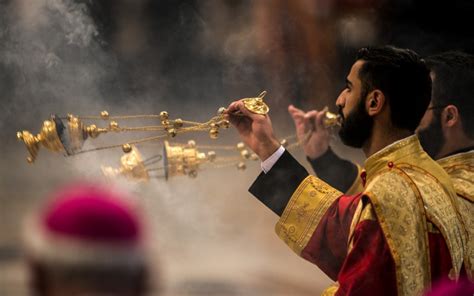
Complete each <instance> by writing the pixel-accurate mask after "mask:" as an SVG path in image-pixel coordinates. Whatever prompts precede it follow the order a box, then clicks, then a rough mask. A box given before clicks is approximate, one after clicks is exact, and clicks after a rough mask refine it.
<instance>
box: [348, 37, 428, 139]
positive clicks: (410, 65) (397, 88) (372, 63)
mask: <svg viewBox="0 0 474 296" xmlns="http://www.w3.org/2000/svg"><path fill="white" fill-rule="evenodd" d="M356 60H363V61H365V63H364V64H363V65H362V67H361V68H360V70H359V78H360V80H361V82H362V98H365V97H366V96H367V94H368V93H369V92H370V91H372V90H375V89H379V90H380V91H382V92H383V94H384V95H385V97H386V98H387V100H388V104H389V106H390V116H391V119H392V124H393V125H394V126H395V127H397V128H400V129H406V130H409V131H411V132H413V131H415V129H416V127H417V126H418V124H419V123H420V120H421V118H422V117H423V115H424V113H425V111H426V108H427V107H428V105H429V103H430V100H431V78H430V74H429V69H428V67H427V66H426V64H425V62H424V60H423V59H421V57H420V56H419V55H418V54H417V53H416V52H414V51H413V50H410V49H400V48H396V47H393V46H382V47H368V48H362V49H360V50H359V52H358V53H357V56H356Z"/></svg>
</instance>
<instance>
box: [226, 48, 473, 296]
mask: <svg viewBox="0 0 474 296" xmlns="http://www.w3.org/2000/svg"><path fill="white" fill-rule="evenodd" d="M430 99H431V79H430V75H429V70H428V68H427V66H426V65H425V63H424V61H423V60H422V59H421V58H420V57H419V56H418V55H417V54H416V53H415V52H413V51H411V50H407V49H399V48H394V47H391V46H383V47H373V48H364V49H361V50H360V51H359V52H358V54H357V57H356V61H355V63H354V64H353V66H352V68H351V70H350V73H349V75H348V76H347V78H346V87H345V88H344V90H343V91H342V92H341V94H340V95H339V97H338V99H337V102H336V104H337V105H338V106H339V108H340V109H341V112H340V113H341V115H342V118H343V121H342V127H341V130H340V132H339V135H340V137H341V139H342V141H343V142H344V143H345V144H346V145H349V146H352V147H356V148H362V150H363V151H364V153H365V154H366V156H367V157H368V159H367V161H366V166H365V168H366V171H367V173H366V175H365V177H364V183H365V184H364V185H365V187H364V190H363V191H362V192H361V193H359V194H356V195H343V193H341V192H339V191H338V190H336V189H335V188H334V187H331V186H329V185H328V184H327V183H325V182H324V181H322V180H321V179H319V178H316V177H314V176H310V175H308V173H307V171H306V170H305V169H304V168H303V167H302V166H301V165H300V164H299V163H298V162H297V161H296V160H295V159H294V158H293V157H292V156H291V155H290V154H289V153H288V152H287V151H285V149H284V148H283V147H282V146H280V144H279V142H278V140H277V139H276V138H275V136H274V135H273V130H272V125H271V122H270V119H269V117H268V115H260V114H254V113H252V112H250V111H249V110H247V109H246V108H245V107H244V102H243V101H236V102H233V103H232V104H231V105H230V106H229V109H228V114H229V119H230V120H231V121H232V123H233V124H234V125H235V126H236V128H237V130H238V131H239V134H240V136H241V138H242V139H243V140H244V142H246V144H247V145H248V146H249V147H250V148H252V150H254V152H255V153H256V154H257V155H258V156H259V157H260V159H262V161H263V162H262V170H263V172H262V174H260V176H259V177H258V178H257V180H256V181H255V182H254V184H253V185H252V186H251V188H250V192H251V193H252V194H254V195H255V196H256V197H257V198H258V199H259V200H260V201H261V202H263V203H264V204H265V205H267V206H268V207H269V208H270V209H272V210H273V211H274V212H275V213H276V214H278V215H280V216H281V217H280V220H279V222H278V223H277V225H276V231H277V234H278V235H279V237H280V238H281V239H282V240H284V241H285V243H287V244H288V246H289V247H290V248H292V249H293V250H294V251H295V252H296V253H297V254H298V255H300V256H302V257H303V258H305V259H307V260H309V261H310V262H312V263H314V264H316V265H318V267H320V268H321V269H322V270H323V271H324V272H325V273H326V274H327V275H328V276H329V277H331V278H332V279H334V280H335V281H337V283H336V284H335V285H334V286H332V287H330V288H328V289H327V290H326V291H325V293H326V294H324V295H417V294H420V293H422V292H423V291H424V290H425V288H427V287H429V286H430V285H431V283H432V282H434V281H437V280H438V279H443V278H448V277H452V278H453V279H455V278H458V277H459V274H460V269H461V266H462V261H463V256H464V254H463V246H464V242H465V239H466V238H465V233H464V228H463V226H462V223H461V221H460V220H459V217H458V215H457V212H456V208H455V207H454V206H453V204H452V200H453V199H455V198H456V193H455V191H454V188H453V186H452V183H451V180H450V178H449V176H448V175H447V174H446V172H445V171H444V170H443V169H442V168H441V167H440V166H439V165H438V164H437V163H436V162H435V161H433V160H432V159H431V158H430V157H429V156H428V155H427V154H426V153H425V152H424V151H423V150H422V148H421V145H420V144H419V141H418V139H417V137H416V136H415V135H414V132H415V129H416V127H417V126H418V124H419V122H420V119H421V118H422V117H423V114H424V113H425V110H426V108H427V107H428V104H429V102H430ZM235 111H240V112H242V113H243V114H244V116H233V112H235ZM427 172H429V173H427Z"/></svg>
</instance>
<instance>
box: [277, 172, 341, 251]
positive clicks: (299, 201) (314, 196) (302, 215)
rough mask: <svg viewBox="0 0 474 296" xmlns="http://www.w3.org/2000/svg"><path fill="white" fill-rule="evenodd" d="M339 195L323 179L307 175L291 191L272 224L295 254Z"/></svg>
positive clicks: (305, 243)
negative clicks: (291, 193)
mask: <svg viewBox="0 0 474 296" xmlns="http://www.w3.org/2000/svg"><path fill="white" fill-rule="evenodd" d="M341 195H342V193H341V192H339V191H337V190H336V189H334V188H333V187H331V186H329V185H328V184H326V183H325V182H323V181H322V180H320V179H318V178H316V177H314V176H308V177H307V178H306V179H304V181H303V182H302V183H301V184H300V185H299V186H298V188H297V189H296V191H295V192H294V193H293V195H292V197H291V199H290V201H289V202H288V205H287V206H286V208H285V211H284V212H283V214H282V215H281V217H280V220H279V221H278V223H277V224H276V226H275V231H276V233H277V234H278V236H279V237H280V238H281V239H282V240H283V241H284V242H285V243H286V244H287V245H288V246H289V247H290V248H291V249H292V250H293V251H294V252H295V253H296V254H298V255H301V251H302V250H303V249H304V248H305V247H306V245H307V244H308V242H309V240H310V238H311V236H312V235H313V233H314V231H315V230H316V226H317V225H318V224H319V222H320V221H321V218H322V217H323V216H324V214H325V213H326V211H327V210H328V208H329V207H330V206H331V204H332V203H333V202H334V201H335V200H336V199H337V198H338V197H340V196H341Z"/></svg>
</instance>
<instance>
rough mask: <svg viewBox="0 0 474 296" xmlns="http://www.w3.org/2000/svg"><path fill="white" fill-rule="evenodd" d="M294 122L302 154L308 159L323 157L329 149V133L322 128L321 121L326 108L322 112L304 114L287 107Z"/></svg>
mask: <svg viewBox="0 0 474 296" xmlns="http://www.w3.org/2000/svg"><path fill="white" fill-rule="evenodd" d="M288 112H289V113H290V115H291V117H292V118H293V121H294V122H295V127H296V135H297V137H298V141H299V142H300V143H302V146H303V150H304V153H305V154H306V156H308V157H309V158H310V159H316V158H318V157H320V156H321V155H323V154H324V153H325V152H326V151H327V150H328V148H329V140H330V133H329V130H328V129H327V128H326V127H325V126H324V124H323V119H324V115H325V113H326V112H327V108H324V109H323V110H322V111H317V110H312V111H308V112H304V111H303V110H300V109H298V108H296V107H294V106H293V105H290V106H288Z"/></svg>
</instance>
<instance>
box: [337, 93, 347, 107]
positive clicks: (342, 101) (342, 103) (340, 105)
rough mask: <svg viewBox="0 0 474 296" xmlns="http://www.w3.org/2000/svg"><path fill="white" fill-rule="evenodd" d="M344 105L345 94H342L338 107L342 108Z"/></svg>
mask: <svg viewBox="0 0 474 296" xmlns="http://www.w3.org/2000/svg"><path fill="white" fill-rule="evenodd" d="M344 103H345V98H344V94H343V93H341V94H340V95H339V96H338V97H337V100H336V106H338V107H339V108H341V107H342V106H344Z"/></svg>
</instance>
